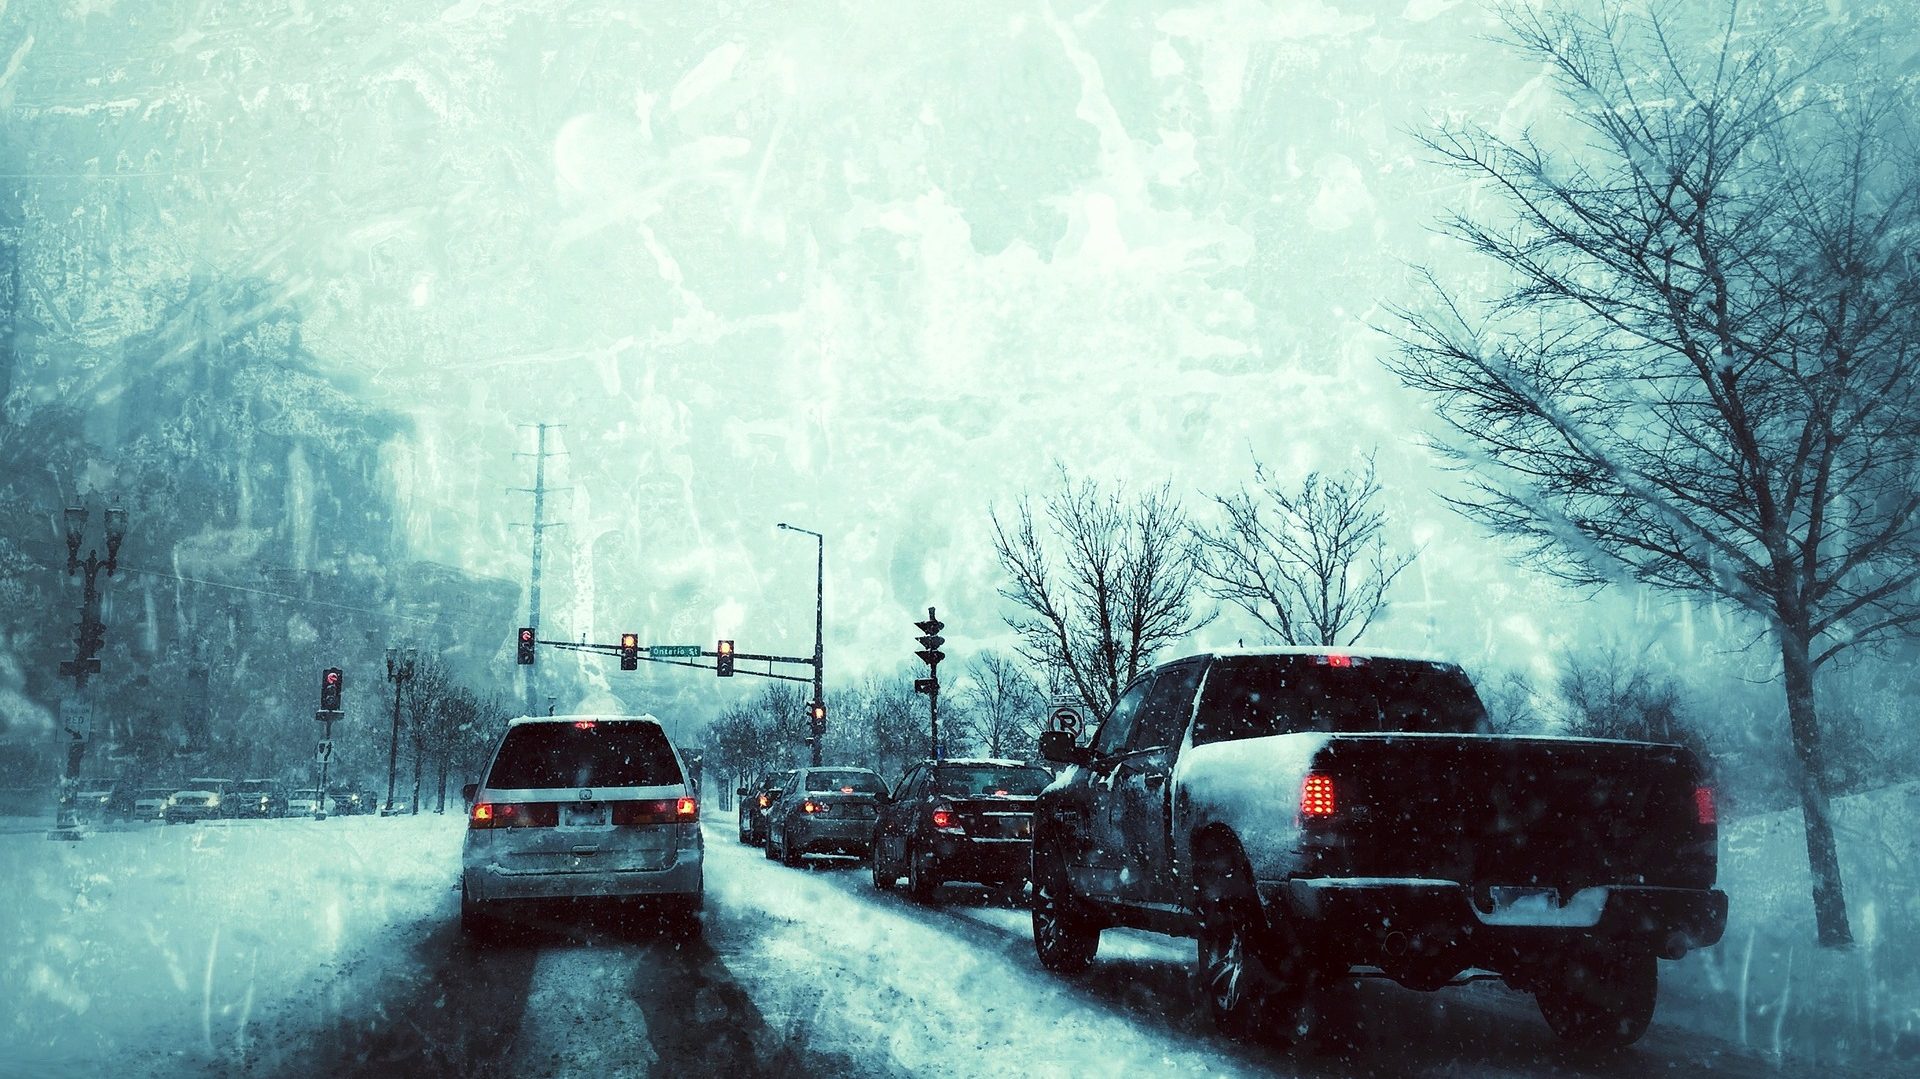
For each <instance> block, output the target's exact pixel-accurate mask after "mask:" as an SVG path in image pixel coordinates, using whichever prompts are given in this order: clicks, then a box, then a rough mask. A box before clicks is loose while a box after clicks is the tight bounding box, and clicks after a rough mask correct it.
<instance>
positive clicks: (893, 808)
mask: <svg viewBox="0 0 1920 1079" xmlns="http://www.w3.org/2000/svg"><path fill="white" fill-rule="evenodd" d="M1051 782H1053V773H1052V772H1049V771H1047V770H1046V769H1045V768H1040V767H1037V766H1035V765H1031V764H1027V763H1025V762H1023V761H1015V760H995V759H979V760H938V761H931V760H930V761H921V762H920V763H919V764H916V765H914V766H913V767H912V768H909V769H907V773H906V775H904V776H902V777H901V779H900V785H899V786H898V787H897V788H896V789H895V790H894V792H893V796H892V797H891V798H889V799H887V800H886V801H885V802H884V803H883V804H882V805H881V807H880V822H879V825H878V827H877V828H875V830H874V835H873V854H872V857H871V858H870V859H869V860H870V862H871V863H872V869H873V884H874V887H876V888H883V889H886V888H892V887H893V886H894V884H895V883H897V882H898V881H899V879H900V878H901V877H902V876H905V877H906V878H907V891H908V892H909V893H910V894H911V895H912V896H913V897H914V898H916V899H921V900H925V899H930V898H932V896H933V894H934V891H935V889H937V888H939V887H940V885H942V884H944V883H947V882H948V881H967V882H971V883H977V884H988V885H999V886H1002V887H1006V886H1016V887H1017V886H1020V885H1024V884H1025V883H1026V879H1027V863H1028V861H1029V860H1030V858H1031V857H1032V853H1033V807H1034V800H1035V798H1037V797H1038V796H1039V794H1040V792H1041V791H1042V790H1044V789H1045V788H1046V786H1047V784H1049V783H1051Z"/></svg>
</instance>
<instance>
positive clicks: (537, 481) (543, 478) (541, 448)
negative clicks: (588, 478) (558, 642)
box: [512, 423, 571, 716]
mask: <svg viewBox="0 0 1920 1079" xmlns="http://www.w3.org/2000/svg"><path fill="white" fill-rule="evenodd" d="M521 426H522V427H532V428H533V429H534V451H533V452H532V453H531V454H527V453H516V454H514V456H515V457H532V458H533V486H532V487H515V488H512V490H515V491H521V492H525V493H527V494H531V495H533V523H532V524H530V525H527V526H526V527H528V528H530V529H532V530H533V569H532V572H531V573H530V574H529V575H528V577H527V625H529V626H532V627H533V628H534V630H535V631H536V632H537V631H538V630H539V628H540V549H541V546H542V543H541V540H542V533H544V532H546V530H547V529H549V528H554V527H557V525H555V524H550V523H548V521H547V519H546V510H547V458H548V457H557V456H560V455H561V454H560V453H559V452H557V451H556V452H552V453H549V452H548V450H547V432H548V431H557V430H559V429H561V428H562V427H564V426H566V425H565V424H560V423H531V424H521ZM560 490H571V488H564V487H563V488H560ZM533 671H534V668H533V666H532V665H531V664H529V665H528V666H527V670H526V679H527V683H526V699H527V711H526V714H527V715H530V716H537V715H539V714H540V703H539V702H540V689H539V685H538V683H537V682H536V681H535V679H534V674H533Z"/></svg>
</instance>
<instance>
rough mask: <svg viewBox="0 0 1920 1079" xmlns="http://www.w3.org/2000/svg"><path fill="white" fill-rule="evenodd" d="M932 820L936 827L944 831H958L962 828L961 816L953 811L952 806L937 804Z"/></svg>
mask: <svg viewBox="0 0 1920 1079" xmlns="http://www.w3.org/2000/svg"><path fill="white" fill-rule="evenodd" d="M931 820H932V821H933V826H934V828H936V829H938V830H940V831H943V832H949V831H958V830H959V829H960V820H959V817H958V816H956V815H955V813H954V812H953V807H952V806H945V805H943V806H935V807H934V809H933V814H932V817H931Z"/></svg>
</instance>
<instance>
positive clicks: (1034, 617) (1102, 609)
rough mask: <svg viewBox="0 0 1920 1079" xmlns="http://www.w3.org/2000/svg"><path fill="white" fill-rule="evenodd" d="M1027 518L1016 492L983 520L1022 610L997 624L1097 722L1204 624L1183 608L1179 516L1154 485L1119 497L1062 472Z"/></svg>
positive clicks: (1185, 578)
mask: <svg viewBox="0 0 1920 1079" xmlns="http://www.w3.org/2000/svg"><path fill="white" fill-rule="evenodd" d="M1059 471H1060V487H1059V490H1057V491H1055V492H1054V493H1053V494H1051V495H1048V496H1047V497H1046V498H1045V499H1044V500H1042V503H1041V509H1040V515H1039V517H1038V519H1036V516H1035V513H1034V508H1033V505H1032V502H1031V501H1030V499H1029V498H1028V497H1027V496H1024V495H1023V496H1022V497H1021V499H1020V502H1019V504H1018V506H1017V507H1016V509H1015V510H1014V513H1013V516H1012V519H1011V520H1010V521H1002V520H1001V519H1000V515H999V513H998V512H994V513H993V515H992V518H993V542H994V551H995V553H997V554H998V555H999V557H1000V564H1001V566H1002V567H1003V568H1004V569H1005V570H1006V572H1007V576H1008V577H1010V578H1011V582H1010V583H1009V584H1008V585H1007V586H1006V587H1005V588H1002V589H1001V591H1000V594H1001V595H1003V596H1005V597H1006V598H1008V599H1010V600H1012V601H1013V602H1014V603H1015V604H1017V605H1018V607H1019V609H1020V613H1018V614H1016V615H1013V616H1011V617H1009V618H1008V619H1007V624H1008V625H1009V626H1011V627H1012V628H1013V629H1014V631H1015V632H1016V633H1018V634H1019V635H1020V651H1021V654H1022V655H1024V656H1025V657H1026V659H1027V660H1028V661H1029V662H1031V663H1033V664H1034V665H1036V666H1038V667H1041V668H1043V669H1044V668H1047V667H1049V666H1052V665H1055V664H1057V665H1058V666H1059V667H1060V669H1061V672H1062V674H1063V675H1064V677H1065V679H1066V681H1067V682H1068V683H1069V684H1070V685H1071V686H1072V688H1073V693H1074V694H1075V695H1076V696H1078V697H1079V698H1080V700H1081V701H1082V702H1084V703H1085V704H1086V706H1087V708H1088V710H1089V711H1090V712H1091V713H1092V714H1094V715H1105V714H1106V713H1107V712H1108V711H1109V710H1111V709H1112V707H1113V705H1114V702H1115V701H1117V700H1119V698H1120V691H1121V690H1122V689H1125V688H1126V685H1127V683H1128V682H1130V681H1132V680H1133V678H1134V676H1135V675H1137V674H1139V673H1140V671H1141V670H1142V669H1144V668H1146V667H1148V666H1150V665H1151V664H1152V660H1153V654H1154V653H1155V652H1156V651H1158V650H1159V649H1160V648H1162V647H1165V646H1166V645H1170V644H1173V643H1174V642H1176V641H1178V640H1180V639H1181V638H1183V637H1185V636H1187V635H1188V634H1190V633H1192V632H1193V631H1195V630H1197V629H1199V628H1200V627H1202V626H1204V625H1206V624H1207V623H1208V622H1210V621H1212V616H1211V615H1209V616H1207V617H1204V618H1202V617H1198V616H1196V615H1195V614H1194V613H1193V606H1192V600H1193V596H1194V594H1195V593H1196V592H1197V591H1199V584H1200V571H1199V569H1198V568H1197V567H1198V564H1199V560H1200V559H1199V552H1198V550H1197V549H1196V547H1195V544H1194V542H1193V537H1192V534H1191V531H1190V528H1189V525H1188V521H1187V515H1186V513H1185V512H1184V511H1183V510H1182V509H1181V508H1180V505H1179V503H1178V502H1177V501H1175V499H1174V497H1173V491H1172V488H1171V486H1170V485H1168V484H1161V485H1160V486H1159V487H1158V488H1155V489H1154V490H1152V491H1149V492H1148V493H1146V494H1144V495H1136V496H1132V497H1128V496H1126V495H1124V494H1123V493H1122V491H1121V490H1120V489H1119V488H1117V487H1116V488H1114V489H1111V490H1109V489H1105V488H1103V487H1101V485H1100V484H1098V483H1096V482H1094V481H1092V480H1075V479H1074V478H1073V477H1072V476H1071V475H1069V474H1068V472H1067V470H1066V469H1065V468H1064V467H1061V468H1060V470H1059Z"/></svg>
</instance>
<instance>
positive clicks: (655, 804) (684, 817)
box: [611, 798, 700, 827]
mask: <svg viewBox="0 0 1920 1079" xmlns="http://www.w3.org/2000/svg"><path fill="white" fill-rule="evenodd" d="M611 805H612V808H613V823H615V824H618V825H620V826H622V827H632V826H636V825H642V824H681V823H685V822H686V821H690V820H694V819H696V818H698V817H699V816H700V804H699V803H698V802H695V801H694V800H693V799H691V798H663V799H660V800H658V801H644V802H613V803H611Z"/></svg>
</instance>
